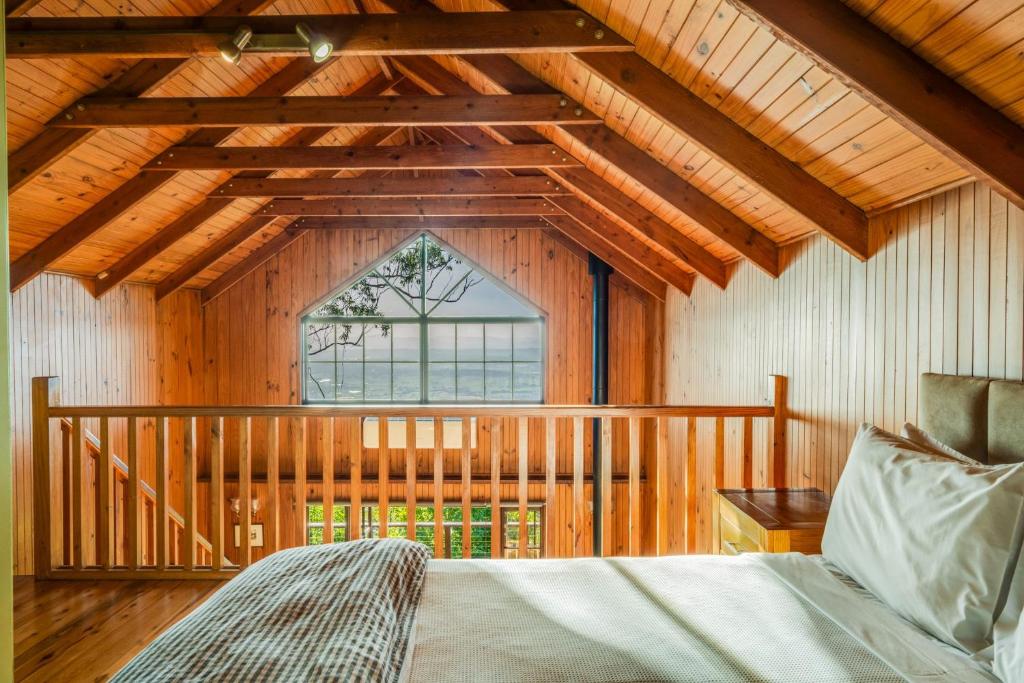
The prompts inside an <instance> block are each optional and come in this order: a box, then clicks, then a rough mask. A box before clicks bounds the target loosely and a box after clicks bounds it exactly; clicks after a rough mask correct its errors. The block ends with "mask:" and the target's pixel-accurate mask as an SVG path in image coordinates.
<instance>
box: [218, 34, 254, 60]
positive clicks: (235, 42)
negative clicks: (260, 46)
mask: <svg viewBox="0 0 1024 683" xmlns="http://www.w3.org/2000/svg"><path fill="white" fill-rule="evenodd" d="M250 40H252V29H251V28H249V27H248V26H244V25H243V26H239V27H238V28H237V29H235V34H234V35H233V36H231V39H230V40H225V41H223V42H221V43H219V44H218V45H217V49H218V50H219V51H220V56H221V57H223V58H224V61H226V62H229V63H231V64H235V65H237V64H238V63H239V62H241V61H242V50H244V49H245V46H246V45H248V44H249V41H250Z"/></svg>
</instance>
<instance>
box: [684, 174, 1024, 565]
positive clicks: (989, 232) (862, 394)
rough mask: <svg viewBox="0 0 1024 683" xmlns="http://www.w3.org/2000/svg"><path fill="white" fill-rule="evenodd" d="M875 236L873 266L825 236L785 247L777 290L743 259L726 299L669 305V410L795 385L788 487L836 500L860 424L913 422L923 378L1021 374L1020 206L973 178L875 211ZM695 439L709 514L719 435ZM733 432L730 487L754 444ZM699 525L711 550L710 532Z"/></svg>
mask: <svg viewBox="0 0 1024 683" xmlns="http://www.w3.org/2000/svg"><path fill="white" fill-rule="evenodd" d="M871 236H872V256H871V258H870V259H869V260H868V261H867V262H865V263H861V262H859V261H857V260H856V259H853V258H851V257H850V256H848V255H847V254H845V253H844V252H843V251H841V250H839V249H838V248H837V247H835V246H834V245H831V244H829V243H827V242H825V241H824V240H822V239H820V238H817V237H815V238H811V239H809V240H806V241H803V242H800V243H797V244H793V245H789V246H787V247H785V248H783V249H782V250H781V253H780V256H781V258H782V261H783V264H784V273H783V275H782V276H781V277H780V278H779V280H777V281H775V282H772V281H770V280H769V279H768V278H766V277H765V276H763V274H761V273H759V272H757V271H756V270H755V269H752V268H750V267H749V266H748V265H746V264H741V265H739V266H737V270H736V273H735V274H734V275H733V278H732V284H731V285H730V287H729V289H728V290H726V291H725V292H716V291H715V290H714V289H713V288H712V287H708V286H706V284H701V285H699V286H698V287H697V289H696V290H695V292H694V294H693V296H692V297H690V298H688V299H687V298H684V297H682V296H680V295H678V294H676V293H674V292H673V293H671V294H670V297H669V301H668V302H667V304H666V345H667V346H668V348H669V349H670V353H669V354H668V356H667V360H666V368H667V374H666V387H667V392H668V395H667V400H668V401H669V402H671V403H725V402H740V403H759V402H768V401H770V400H771V399H772V395H773V387H772V385H771V383H770V381H769V377H768V375H770V374H778V375H783V376H785V378H786V382H787V384H788V390H787V391H786V396H787V410H788V411H789V413H790V419H789V420H788V421H787V426H788V433H787V435H786V443H785V461H786V462H785V468H784V470H783V472H784V476H785V479H784V483H785V484H787V485H790V486H817V487H819V488H821V489H823V490H825V491H832V490H833V489H834V487H835V484H836V481H837V480H838V478H839V476H840V474H841V472H842V467H843V464H844V463H845V461H846V455H847V453H848V451H849V447H850V444H851V442H852V439H853V435H854V433H855V431H856V428H857V425H858V424H860V423H861V422H865V421H867V422H872V423H875V424H878V425H879V426H881V427H883V428H885V429H888V430H897V431H898V430H899V429H900V427H901V426H902V424H903V422H905V421H910V422H915V421H916V420H917V419H918V408H919V400H918V396H917V386H916V385H917V379H918V376H919V375H920V373H923V372H947V373H953V374H961V375H984V376H990V377H999V378H1007V379H1017V380H1019V379H1022V375H1024V294H1022V286H1021V285H1022V284H1024V211H1021V210H1020V209H1018V208H1016V207H1014V206H1013V205H1012V204H1010V203H1008V202H1007V201H1006V200H1005V199H1004V198H1003V197H1001V196H1000V195H999V194H996V193H994V192H993V191H992V190H991V189H989V188H987V187H986V186H984V185H982V184H980V183H975V184H971V185H967V186H964V187H960V188H956V189H953V190H949V191H947V192H946V193H944V194H943V195H939V196H936V197H933V198H930V199H924V200H921V201H919V202H917V203H915V204H911V205H908V206H906V207H902V208H900V209H897V210H894V211H892V212H889V213H886V214H883V215H881V216H877V217H874V218H872V219H871ZM755 373H756V374H755ZM727 422H729V421H727ZM758 422H760V421H758ZM765 422H767V421H765ZM765 429H766V425H765V426H762V425H759V424H756V423H755V425H754V426H753V430H752V431H753V441H754V447H753V453H752V456H751V459H752V461H753V462H754V463H755V467H754V470H755V472H754V474H753V477H752V481H753V484H754V485H755V486H763V485H766V484H767V485H770V484H771V477H772V470H771V462H770V459H769V461H768V462H767V465H768V467H767V469H765V466H766V461H765V455H766V454H768V453H769V452H770V450H771V442H772V439H773V437H772V434H771V433H770V430H769V432H766V431H765ZM691 436H692V439H691V440H692V442H693V443H695V446H696V448H695V456H694V455H690V457H691V458H693V457H695V458H696V469H697V474H698V479H699V486H698V491H697V499H696V500H697V502H698V508H699V510H706V509H707V505H708V504H709V502H710V499H709V496H710V489H711V487H712V482H713V479H714V471H713V470H714V468H713V454H714V452H715V448H714V440H715V433H714V429H712V428H710V427H709V426H705V425H699V426H698V429H697V431H696V434H695V435H694V434H691ZM725 436H726V438H725V448H724V452H725V479H726V483H727V485H733V482H734V479H733V478H734V476H735V475H736V473H739V472H741V471H742V462H743V460H744V450H743V448H742V447H741V439H740V438H739V436H737V435H736V432H735V426H732V425H727V427H726V432H725ZM673 441H674V442H676V443H677V445H674V446H673V450H674V451H686V452H687V453H688V454H689V453H690V450H689V449H687V448H685V447H684V446H685V444H684V443H679V441H678V438H677V437H676V436H675V435H674V434H673ZM736 483H739V482H736ZM697 516H698V524H697V526H696V529H695V532H696V537H695V541H696V548H697V549H698V550H699V551H705V550H708V549H709V548H710V524H709V520H707V519H706V518H705V517H704V516H703V515H701V514H699V512H698V515H697Z"/></svg>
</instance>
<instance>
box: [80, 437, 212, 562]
mask: <svg viewBox="0 0 1024 683" xmlns="http://www.w3.org/2000/svg"><path fill="white" fill-rule="evenodd" d="M76 423H77V424H78V425H79V426H78V427H77V429H81V435H80V437H78V438H82V439H84V444H85V450H86V453H87V454H88V456H89V464H92V465H93V467H94V468H95V466H96V463H98V462H99V458H100V453H101V452H102V448H101V446H100V440H99V438H98V437H97V436H96V435H95V434H93V433H92V432H90V431H89V430H88V429H84V428H82V427H81V426H80V425H81V423H80V422H78V420H77V419H75V420H72V419H68V418H61V420H60V429H61V439H62V441H61V443H62V446H63V447H62V455H63V458H62V460H63V466H64V468H63V472H64V474H65V482H64V499H63V507H62V511H63V514H64V525H63V533H64V548H63V550H64V564H65V565H66V566H73V567H76V568H78V569H82V568H84V567H85V565H86V544H85V539H86V538H87V537H90V536H91V537H92V538H95V533H92V534H89V533H88V532H89V530H90V529H94V528H95V519H90V518H89V516H86V515H84V514H83V515H82V516H81V521H80V522H79V523H80V524H83V526H81V527H79V528H78V529H77V530H76V529H75V527H74V524H73V522H72V520H71V509H72V508H71V491H72V488H73V482H71V481H69V480H68V479H67V477H69V476H70V475H71V473H72V471H73V470H72V468H71V457H72V451H73V448H72V447H71V445H70V444H71V443H73V442H72V441H71V440H72V439H74V438H76V431H75V430H76ZM111 459H112V461H113V467H114V479H115V482H114V488H115V489H116V490H117V493H116V495H115V496H114V519H115V538H116V539H117V542H116V543H115V547H116V548H117V552H119V553H121V556H120V557H118V556H116V555H115V562H116V563H118V564H124V561H123V558H124V557H127V556H128V552H129V548H128V545H129V544H128V537H127V534H126V533H125V525H124V523H123V520H124V519H125V517H124V515H125V512H124V510H125V508H126V503H127V498H128V495H127V494H128V486H129V484H128V482H129V480H130V476H129V470H128V464H127V463H125V462H124V461H123V460H122V459H121V458H119V457H118V456H117V455H116V454H111ZM86 470H88V466H86ZM93 471H94V472H95V469H94V470H93ZM139 487H140V490H141V493H142V499H141V502H142V505H143V507H142V510H141V513H142V518H143V520H145V523H144V524H142V525H141V527H140V533H141V534H142V540H141V542H140V546H141V547H142V553H143V557H142V563H143V564H154V563H155V553H156V498H157V495H156V490H155V489H154V488H153V487H152V486H150V485H149V484H148V483H147V482H146V481H145V480H143V479H141V478H140V479H139ZM89 488H91V489H92V490H94V491H96V492H97V493H98V489H96V487H95V486H91V487H89ZM94 498H95V501H94V505H95V507H94V508H93V509H92V511H93V512H95V510H97V509H99V500H98V496H94ZM167 514H168V517H169V522H170V529H168V534H169V538H170V547H169V552H170V560H169V561H170V563H171V564H181V557H182V556H183V552H182V547H181V543H182V541H183V540H184V533H185V518H184V517H182V516H181V514H180V513H179V512H178V511H177V510H175V509H174V508H173V507H168V508H167ZM196 544H197V545H196V553H197V558H198V561H199V564H204V565H205V564H210V563H211V561H212V557H213V546H212V545H211V544H210V541H208V540H207V539H206V538H205V537H204V536H203V535H201V534H199V535H197V537H196ZM224 562H225V563H227V564H230V562H228V560H227V559H226V558H225V560H224Z"/></svg>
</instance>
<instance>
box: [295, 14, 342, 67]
mask: <svg viewBox="0 0 1024 683" xmlns="http://www.w3.org/2000/svg"><path fill="white" fill-rule="evenodd" d="M295 32H296V33H297V34H298V35H299V38H301V39H302V42H303V43H305V44H306V46H307V47H308V48H309V56H310V57H312V58H313V61H314V62H316V63H317V64H320V63H321V62H324V61H325V60H326V59H327V58H328V57H330V56H331V53H332V52H334V45H333V44H332V43H331V41H329V40H327V37H326V36H324V35H323V34H322V33H318V32H316V31H314V30H313V29H311V28H310V27H309V24H307V23H305V22H301V21H300V22H299V23H298V24H295Z"/></svg>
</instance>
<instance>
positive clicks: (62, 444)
mask: <svg viewBox="0 0 1024 683" xmlns="http://www.w3.org/2000/svg"><path fill="white" fill-rule="evenodd" d="M772 397H773V399H774V405H772V404H769V403H768V401H766V404H765V405H756V406H656V405H655V406H651V405H645V406H591V405H585V406H553V405H538V406H532V405H529V406H527V405H503V406H499V405H451V406H445V405H429V406H401V405H378V406H369V405H362V406H64V405H62V404H61V401H60V382H59V380H58V379H57V378H55V377H37V378H34V379H33V384H32V420H33V427H32V430H33V431H32V435H33V440H32V446H33V477H34V483H33V501H34V504H33V511H34V519H33V521H34V528H35V529H36V539H35V553H36V554H35V568H36V575H37V577H40V578H63V579H84V578H89V579H96V578H127V579H143V578H157V579H163V578H170V579H187V578H206V579H209V578H230V577H231V576H234V575H235V574H237V572H238V571H240V570H243V569H245V567H247V566H248V565H249V564H250V563H251V562H252V561H253V560H254V559H255V558H258V556H259V555H260V554H264V555H265V554H267V553H271V552H275V551H277V550H280V549H282V548H284V547H289V546H293V545H303V544H305V543H306V542H307V532H308V529H309V520H308V518H307V505H308V504H309V503H310V502H312V501H316V502H317V503H318V504H322V506H323V522H322V534H323V540H324V542H331V541H332V540H333V538H334V533H333V525H334V522H333V519H334V511H335V508H337V507H339V506H342V508H343V509H346V510H349V511H350V514H352V515H353V516H356V517H357V518H358V517H360V516H362V515H363V513H364V511H365V510H366V509H367V508H366V506H367V505H370V506H376V507H375V510H376V513H377V517H376V521H374V522H373V527H372V531H373V532H374V534H375V535H379V536H385V535H388V536H394V535H395V534H396V533H401V535H403V536H406V537H408V538H410V539H411V540H416V538H417V529H423V527H424V525H423V524H422V523H417V520H416V515H415V512H416V511H429V512H430V515H431V518H432V520H433V526H434V528H433V532H434V533H433V541H432V543H433V546H434V547H433V549H434V554H435V556H436V557H444V555H445V545H444V538H445V536H446V535H451V534H453V532H454V529H452V528H451V523H450V522H445V520H444V513H445V511H450V510H451V509H452V508H456V511H458V512H459V513H460V515H459V519H460V521H459V522H458V524H459V527H457V528H458V531H459V534H460V535H461V542H462V552H463V556H464V557H469V556H470V553H471V540H472V538H473V534H474V528H476V529H477V532H476V533H478V534H479V533H482V532H481V531H480V519H479V515H478V517H477V518H476V519H474V517H473V509H474V506H477V507H478V508H479V507H484V508H486V507H489V508H490V515H491V520H490V555H491V556H492V557H502V553H503V547H502V541H501V539H499V534H497V533H495V530H496V529H498V528H500V527H501V528H503V527H502V525H503V524H504V519H505V518H503V517H501V515H503V514H504V513H503V512H502V509H503V508H505V509H508V508H512V510H513V511H514V512H515V513H517V515H512V514H511V513H510V516H509V517H508V518H507V519H508V520H517V521H509V526H508V528H509V529H510V530H511V531H513V532H517V533H516V534H512V535H511V536H510V538H511V537H512V536H515V537H516V538H518V541H516V542H517V543H519V544H520V546H521V545H522V543H523V542H524V541H525V539H527V538H528V533H529V522H528V514H527V512H528V510H529V509H531V508H541V509H543V510H544V511H545V512H544V515H545V521H544V522H543V523H542V524H540V529H541V534H542V536H543V547H544V548H545V550H544V553H545V554H546V555H550V556H559V557H576V556H587V555H590V554H592V550H593V548H594V547H597V545H598V544H599V545H600V547H601V548H602V549H603V554H621V555H640V554H641V553H644V552H646V553H649V554H666V553H668V552H669V551H670V550H672V551H673V552H695V551H696V530H697V525H698V520H697V512H698V498H699V495H698V494H699V493H700V495H706V494H707V491H706V488H702V489H700V491H699V481H698V476H699V472H700V471H703V466H701V467H698V460H699V458H698V451H699V450H700V448H703V446H698V423H701V422H703V421H710V422H711V423H713V427H714V438H713V444H714V445H713V453H712V454H711V463H712V465H713V470H714V473H713V485H714V486H715V487H722V486H724V485H725V484H726V460H727V457H726V451H727V447H726V446H727V443H726V442H727V438H726V435H727V424H729V425H732V427H733V430H732V431H730V432H728V433H730V434H733V436H732V437H731V438H732V440H731V442H730V444H729V445H730V446H732V448H731V449H730V453H731V454H732V455H731V458H730V462H732V463H733V465H732V466H731V467H732V469H731V470H730V472H731V473H732V476H733V478H735V479H736V480H737V483H741V485H743V486H750V485H752V484H753V482H754V471H755V466H754V462H755V461H754V452H755V444H756V443H761V444H762V446H763V449H764V450H763V451H761V452H760V453H759V455H758V457H759V458H761V457H763V460H761V459H759V460H758V463H759V464H760V465H761V467H760V468H759V469H758V472H759V473H760V474H759V477H758V478H759V483H762V484H765V485H781V484H782V483H783V482H784V476H785V447H786V446H785V441H786V420H787V413H786V406H785V397H786V385H785V378H784V377H775V378H774V390H773V392H772ZM761 419H764V420H766V422H764V423H761V424H762V428H759V430H758V431H757V432H756V437H755V430H754V424H755V421H757V420H761ZM84 420H95V421H96V422H97V423H98V425H99V429H98V431H99V435H98V438H97V437H95V436H93V435H92V434H89V432H88V430H85V429H84V427H83V421H84ZM374 420H376V422H375V423H374ZM54 421H58V422H57V423H55V422H54ZM142 421H147V422H145V423H143V422H142ZM148 421H152V425H153V431H154V437H153V441H152V443H146V444H141V445H142V446H143V447H142V448H140V438H139V435H140V425H144V426H145V427H147V428H148V427H149V422H148ZM592 421H597V423H598V424H599V426H600V429H599V431H598V432H597V433H596V434H594V432H593V430H592V429H591V422H592ZM112 423H114V424H116V425H117V426H118V428H119V427H120V426H121V425H124V427H125V430H124V431H125V433H126V435H127V446H126V449H125V452H124V453H125V457H124V459H123V460H122V459H121V458H119V457H117V456H115V455H114V454H113V453H112V452H111V450H112V444H111V439H110V431H111V424H112ZM226 427H227V428H228V431H225V428H226ZM172 428H174V429H178V428H180V434H181V438H180V440H176V441H174V443H175V444H180V445H175V446H174V447H173V448H172V446H171V443H172V439H171V438H170V435H171V430H172ZM670 430H671V431H672V432H673V434H674V437H672V436H670ZM709 433H710V432H706V431H701V434H704V435H705V438H707V434H709ZM592 434H594V435H593V439H599V443H600V446H601V448H600V451H599V453H600V455H599V459H598V461H597V462H595V463H593V467H590V462H589V460H590V458H588V457H587V456H588V455H592V454H593V452H592V451H591V450H590V449H591V444H590V443H589V442H590V440H591V438H592V437H591V435H592ZM55 435H59V438H55ZM758 437H759V438H758ZM403 442H404V443H403ZM702 443H703V442H702ZM670 444H673V445H672V446H671V450H670ZM149 446H151V448H149ZM282 454H284V457H283V458H282ZM226 462H228V463H229V464H230V465H235V464H236V463H237V467H234V468H233V470H231V471H228V470H226V468H225V463H226ZM254 463H255V464H256V467H255V468H254ZM736 463H738V469H736V468H737V464H736ZM282 464H284V465H285V467H284V468H282ZM90 468H91V473H90ZM144 471H147V472H151V473H152V477H151V478H150V477H149V476H148V475H147V477H146V478H147V481H143V476H142V474H143V472H144ZM172 473H173V474H174V479H175V481H176V482H178V483H177V484H176V485H175V486H173V487H172V485H171V481H170V478H171V474H172ZM595 473H596V475H595ZM680 473H685V474H683V475H682V476H681V478H680ZM149 482H152V484H150V483H149ZM171 498H174V499H175V500H180V501H181V502H182V504H181V506H180V507H177V506H172V505H171V502H170V500H171ZM229 500H230V501H235V500H237V505H236V507H235V508H234V510H231V509H229V505H228V503H229ZM594 500H598V501H599V502H600V505H599V506H595V508H597V509H599V513H598V514H597V515H596V516H595V515H594V514H593V512H592V508H591V504H592V501H594ZM392 501H396V502H395V503H394V504H393V503H392ZM680 501H681V504H680ZM257 502H258V503H259V510H258V511H257V510H256V509H255V503H257ZM392 505H394V506H395V507H396V508H397V509H398V510H399V512H400V511H401V507H402V506H403V505H404V506H405V509H406V511H407V513H408V512H410V511H411V512H412V514H407V515H406V516H407V522H406V521H403V522H401V526H402V527H404V528H403V529H401V530H399V529H398V528H397V526H396V525H395V524H394V523H392V522H391V515H389V512H388V511H389V508H390V507H391V506H392ZM670 507H671V509H672V514H671V515H670ZM175 508H177V509H175ZM477 512H478V513H480V512H481V511H480V510H479V509H478V510H477ZM482 514H484V515H486V514H487V513H486V512H483V513H482ZM233 515H234V517H236V518H237V522H235V524H236V525H237V526H236V527H235V534H236V536H237V539H238V540H237V541H235V542H234V543H231V545H230V546H228V545H227V544H226V543H225V530H226V529H230V528H231V525H229V522H231V521H232V516H233ZM254 515H255V516H256V517H257V519H258V520H259V522H260V523H262V524H263V529H264V534H263V537H264V545H263V548H262V549H259V550H255V549H254V548H253V544H252V541H251V539H250V532H251V531H252V530H253V527H252V524H253V522H254ZM645 520H648V521H647V522H646V524H645ZM428 526H429V525H428ZM204 528H205V529H206V532H205V534H203V533H201V531H202V529H204ZM534 528H536V527H534ZM348 529H349V538H353V539H354V538H358V537H359V535H360V534H361V532H362V527H361V524H358V523H357V524H352V523H349V524H348ZM446 530H447V531H446ZM93 536H95V542H94V543H93V542H92V538H93ZM482 538H485V539H486V536H483V537H482ZM592 539H593V543H592V542H591V541H592ZM236 543H237V546H236V545H235V544H236ZM93 546H95V557H93V556H92V555H93V553H92V552H91V548H92V547H93ZM87 547H88V548H89V549H90V551H88V552H87V550H86V548H87ZM523 550H524V549H523V548H522V547H520V548H519V551H517V552H520V551H523ZM526 554H528V553H526V552H523V555H526ZM229 558H230V559H229Z"/></svg>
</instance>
